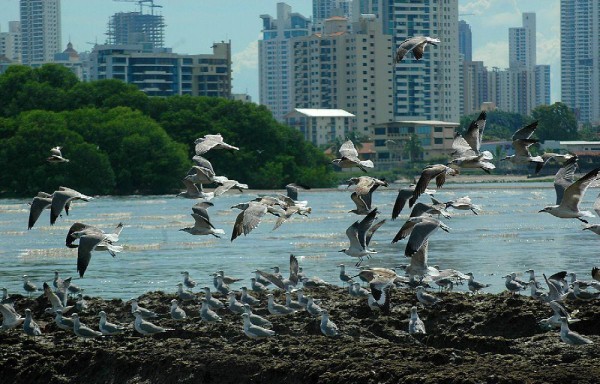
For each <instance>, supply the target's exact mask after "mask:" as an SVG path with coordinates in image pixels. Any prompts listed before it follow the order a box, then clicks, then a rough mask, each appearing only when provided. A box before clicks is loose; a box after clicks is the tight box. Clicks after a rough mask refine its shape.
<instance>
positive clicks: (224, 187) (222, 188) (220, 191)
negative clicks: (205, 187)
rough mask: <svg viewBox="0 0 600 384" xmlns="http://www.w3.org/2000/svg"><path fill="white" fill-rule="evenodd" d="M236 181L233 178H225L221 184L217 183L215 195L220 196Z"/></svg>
mask: <svg viewBox="0 0 600 384" xmlns="http://www.w3.org/2000/svg"><path fill="white" fill-rule="evenodd" d="M237 183H238V182H237V181H235V180H229V179H227V180H226V181H224V182H223V183H221V185H219V186H218V187H217V188H216V189H215V191H214V193H215V196H220V195H222V194H224V193H225V192H227V191H229V190H230V189H231V188H233V187H234V186H235V185H236V184H237Z"/></svg>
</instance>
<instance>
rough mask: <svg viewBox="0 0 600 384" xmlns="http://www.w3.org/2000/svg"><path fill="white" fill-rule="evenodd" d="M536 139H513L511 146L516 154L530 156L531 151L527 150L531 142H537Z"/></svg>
mask: <svg viewBox="0 0 600 384" xmlns="http://www.w3.org/2000/svg"><path fill="white" fill-rule="evenodd" d="M537 142H538V141H537V140H533V139H517V140H513V142H512V146H513V148H514V149H515V153H516V154H517V155H518V156H524V157H531V153H530V152H529V147H530V146H531V145H532V144H535V143H537Z"/></svg>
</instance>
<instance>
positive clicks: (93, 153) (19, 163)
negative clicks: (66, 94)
mask: <svg viewBox="0 0 600 384" xmlns="http://www.w3.org/2000/svg"><path fill="white" fill-rule="evenodd" d="M18 125H19V129H18V130H17V132H16V133H15V135H14V136H12V137H11V138H8V139H5V140H2V141H0V161H1V162H2V164H3V172H2V173H1V174H0V189H1V190H2V191H4V193H6V194H9V195H29V196H33V195H35V194H36V193H37V192H39V191H46V192H49V193H51V192H53V191H54V190H56V189H58V187H59V186H61V185H62V186H67V187H71V188H74V189H77V190H79V191H80V192H83V193H89V194H104V193H110V192H112V191H113V188H114V174H113V172H112V169H111V168H110V164H109V163H108V157H107V156H106V155H105V154H103V153H101V152H100V151H98V150H97V149H96V148H95V147H94V146H92V145H90V144H88V143H85V142H84V140H83V138H82V137H81V136H80V135H78V134H77V133H75V132H72V131H70V130H68V129H67V128H66V124H65V121H64V118H63V117H62V116H61V115H59V114H56V113H54V112H47V111H30V112H24V113H23V114H21V115H20V116H19V118H18ZM57 145H58V146H62V147H63V151H62V153H63V156H64V157H66V158H72V160H73V161H70V162H68V163H59V164H52V163H49V162H47V161H46V158H47V157H48V156H49V155H50V148H52V147H54V146H57ZM79 156H82V157H84V158H83V159H81V160H80V159H79V158H78V157H79ZM90 175H93V177H90Z"/></svg>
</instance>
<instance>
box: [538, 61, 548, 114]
mask: <svg viewBox="0 0 600 384" xmlns="http://www.w3.org/2000/svg"><path fill="white" fill-rule="evenodd" d="M535 105H536V106H537V105H550V66H549V65H546V64H538V65H536V66H535Z"/></svg>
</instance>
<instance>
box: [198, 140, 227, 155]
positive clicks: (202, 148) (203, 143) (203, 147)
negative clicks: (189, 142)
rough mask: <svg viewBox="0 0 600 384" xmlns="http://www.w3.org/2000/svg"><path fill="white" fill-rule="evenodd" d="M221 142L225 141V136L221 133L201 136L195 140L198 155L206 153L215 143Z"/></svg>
mask: <svg viewBox="0 0 600 384" xmlns="http://www.w3.org/2000/svg"><path fill="white" fill-rule="evenodd" d="M219 142H223V137H222V136H221V135H204V137H201V138H199V139H197V140H196V141H195V142H194V143H195V144H196V147H195V150H196V155H202V154H205V153H206V152H208V151H210V150H211V149H212V148H213V147H214V146H215V145H217V144H219Z"/></svg>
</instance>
